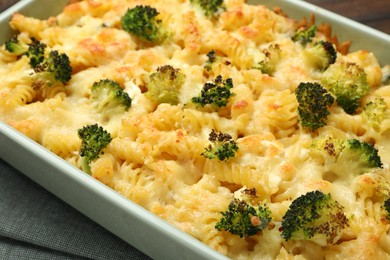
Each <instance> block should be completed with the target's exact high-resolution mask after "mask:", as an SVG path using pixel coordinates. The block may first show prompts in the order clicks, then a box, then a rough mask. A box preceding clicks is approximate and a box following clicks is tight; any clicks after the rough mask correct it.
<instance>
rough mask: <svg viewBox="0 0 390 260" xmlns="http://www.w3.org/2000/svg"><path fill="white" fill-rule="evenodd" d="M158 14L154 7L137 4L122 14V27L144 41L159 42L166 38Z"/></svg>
mask: <svg viewBox="0 0 390 260" xmlns="http://www.w3.org/2000/svg"><path fill="white" fill-rule="evenodd" d="M158 15H159V12H158V11H157V9H156V8H153V7H151V6H149V5H146V6H142V5H137V6H136V7H134V8H132V9H128V10H127V12H126V13H125V14H124V15H123V16H122V18H121V24H122V28H123V30H125V31H127V32H129V33H131V34H134V35H135V36H137V37H138V38H139V39H141V40H144V41H146V42H149V43H160V42H162V41H163V40H164V39H165V38H166V34H165V33H164V32H163V31H164V30H163V29H162V27H161V20H159V19H158V18H157V16H158Z"/></svg>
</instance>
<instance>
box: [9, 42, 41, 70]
mask: <svg viewBox="0 0 390 260" xmlns="http://www.w3.org/2000/svg"><path fill="white" fill-rule="evenodd" d="M5 49H6V50H7V51H9V52H10V53H13V54H14V55H16V56H22V55H26V56H27V57H29V59H30V62H29V63H30V65H31V67H32V68H35V67H36V66H37V65H38V64H40V63H41V62H42V61H43V60H44V56H45V49H46V44H44V43H41V42H39V41H38V40H36V39H35V38H31V43H29V44H26V43H23V42H22V41H19V39H18V38H17V36H13V37H12V38H11V39H9V40H8V41H6V42H5Z"/></svg>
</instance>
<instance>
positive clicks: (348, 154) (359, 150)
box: [339, 139, 383, 171]
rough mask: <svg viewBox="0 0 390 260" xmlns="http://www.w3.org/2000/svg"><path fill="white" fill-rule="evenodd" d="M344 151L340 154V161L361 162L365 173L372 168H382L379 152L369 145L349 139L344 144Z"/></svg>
mask: <svg viewBox="0 0 390 260" xmlns="http://www.w3.org/2000/svg"><path fill="white" fill-rule="evenodd" d="M344 146H345V147H344V149H343V151H342V153H341V154H340V157H339V160H345V159H348V160H352V161H357V162H360V166H361V167H360V168H361V169H362V170H363V171H367V170H365V169H370V168H382V165H383V164H382V160H381V158H380V156H379V154H378V150H377V149H376V148H375V147H374V146H373V145H372V144H369V143H366V142H363V141H359V140H357V139H348V140H346V141H345V143H344Z"/></svg>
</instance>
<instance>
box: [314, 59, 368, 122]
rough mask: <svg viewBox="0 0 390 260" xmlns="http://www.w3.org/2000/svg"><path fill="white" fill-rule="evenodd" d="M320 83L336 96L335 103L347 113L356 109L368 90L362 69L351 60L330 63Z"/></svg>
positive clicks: (365, 76)
mask: <svg viewBox="0 0 390 260" xmlns="http://www.w3.org/2000/svg"><path fill="white" fill-rule="evenodd" d="M321 83H322V84H323V86H324V87H325V88H326V89H327V90H328V91H330V92H331V93H332V94H333V95H334V96H335V97H336V102H337V104H338V105H339V106H341V107H342V108H343V109H344V111H345V112H346V113H348V114H354V113H355V112H356V111H357V109H358V108H359V107H360V106H361V105H362V104H361V103H362V99H363V98H364V97H365V96H366V95H367V94H368V93H369V90H370V86H369V85H368V82H367V75H366V73H365V72H364V69H363V68H362V67H360V66H359V65H357V64H356V63H352V62H341V63H335V64H333V65H331V66H330V67H329V68H328V69H327V70H326V71H325V72H324V74H323V77H322V78H321Z"/></svg>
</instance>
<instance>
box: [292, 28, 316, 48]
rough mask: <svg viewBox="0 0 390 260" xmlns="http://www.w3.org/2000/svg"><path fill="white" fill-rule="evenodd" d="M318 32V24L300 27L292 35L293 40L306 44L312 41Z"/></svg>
mask: <svg viewBox="0 0 390 260" xmlns="http://www.w3.org/2000/svg"><path fill="white" fill-rule="evenodd" d="M316 32H317V26H315V25H312V26H311V27H309V28H299V29H298V30H297V31H296V32H295V34H294V36H293V37H292V40H293V41H294V42H299V43H301V44H303V45H306V44H308V43H310V42H312V40H313V38H314V36H315V35H316Z"/></svg>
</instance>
